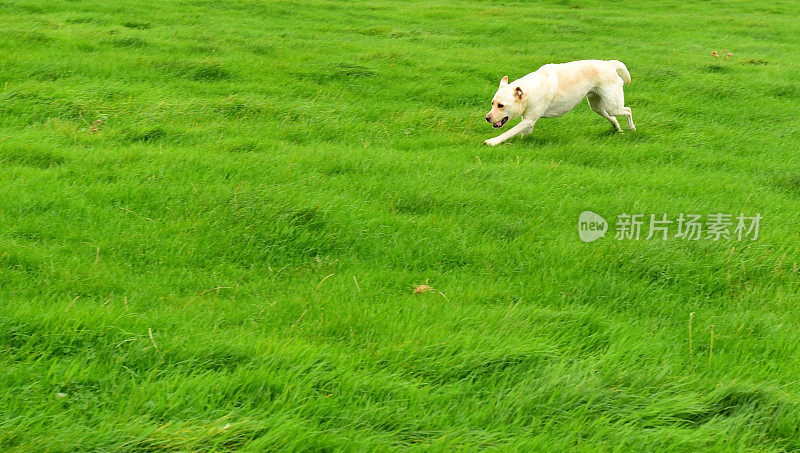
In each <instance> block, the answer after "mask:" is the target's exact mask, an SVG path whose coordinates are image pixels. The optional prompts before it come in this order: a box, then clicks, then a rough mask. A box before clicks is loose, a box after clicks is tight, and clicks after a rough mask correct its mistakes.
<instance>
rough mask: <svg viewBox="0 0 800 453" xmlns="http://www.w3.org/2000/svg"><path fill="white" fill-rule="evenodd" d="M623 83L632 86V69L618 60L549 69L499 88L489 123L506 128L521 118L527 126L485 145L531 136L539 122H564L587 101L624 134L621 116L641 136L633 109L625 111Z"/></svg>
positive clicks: (511, 130)
mask: <svg viewBox="0 0 800 453" xmlns="http://www.w3.org/2000/svg"><path fill="white" fill-rule="evenodd" d="M623 82H624V83H625V84H626V85H628V84H630V83H631V74H630V73H629V72H628V68H626V67H625V65H624V64H623V63H622V62H621V61H619V60H607V61H605V60H581V61H572V62H569V63H562V64H546V65H544V66H542V67H540V68H539V69H538V70H537V71H536V72H532V73H530V74H528V75H526V76H525V77H523V78H521V79H518V80H515V81H513V82H511V83H508V77H503V79H502V80H500V87H499V88H498V89H497V92H496V93H495V94H494V97H493V98H492V110H490V111H489V113H488V114H487V115H486V121H488V122H489V123H491V124H492V126H493V127H495V128H501V127H503V125H504V124H506V121H508V120H513V119H514V118H516V117H518V116H521V117H522V121H520V122H519V124H517V125H516V126H514V127H512V128H511V129H509V130H507V131H506V132H503V133H502V134H500V135H498V136H497V137H494V138H490V139H488V140H486V141H484V143H486V144H487V145H489V146H496V145H499V144H500V143H503V142H504V141H506V140H508V139H510V138H511V137H514V136H517V135H527V134H530V133H531V131H533V125H534V124H536V121H537V120H538V119H539V118H555V117H557V116H561V115H563V114H565V113H567V112H569V111H570V110H572V109H573V108H575V106H576V105H578V103H579V102H581V100H582V99H583V98H584V97H586V99H587V100H588V101H589V107H591V109H592V110H594V111H595V112H597V113H598V114H599V115H600V116H602V117H603V118H605V119H607V120H608V121H610V122H611V125H613V126H614V129H615V130H617V131H618V132H622V128H621V127H619V122H618V121H617V118H616V116H624V117H625V119H627V120H628V129H631V130H636V126H635V125H634V124H633V115H632V113H631V109H629V108H628V107H625V99H624V93H623V91H622V84H623Z"/></svg>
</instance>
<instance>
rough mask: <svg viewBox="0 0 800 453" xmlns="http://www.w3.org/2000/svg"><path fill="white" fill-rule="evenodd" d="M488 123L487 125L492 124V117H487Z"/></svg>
mask: <svg viewBox="0 0 800 453" xmlns="http://www.w3.org/2000/svg"><path fill="white" fill-rule="evenodd" d="M486 122H487V123H491V122H492V117H491V116H489V115H486Z"/></svg>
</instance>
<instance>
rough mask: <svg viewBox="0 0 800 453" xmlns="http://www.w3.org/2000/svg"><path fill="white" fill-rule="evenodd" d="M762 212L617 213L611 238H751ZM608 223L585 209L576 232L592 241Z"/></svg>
mask: <svg viewBox="0 0 800 453" xmlns="http://www.w3.org/2000/svg"><path fill="white" fill-rule="evenodd" d="M761 219H762V217H761V214H755V215H754V216H746V215H744V214H739V215H737V216H735V217H734V216H733V215H732V214H726V213H721V212H720V213H712V214H707V215H703V214H684V213H680V214H678V216H677V218H675V217H673V218H670V217H669V216H668V215H667V214H666V213H661V214H647V215H646V214H627V213H623V214H620V215H618V216H617V223H616V225H615V226H614V232H615V234H614V238H615V239H617V240H618V241H624V240H632V241H638V240H648V241H649V240H656V239H661V240H663V241H666V240H668V239H676V240H685V241H697V240H700V239H704V240H712V241H720V240H736V241H743V240H747V239H749V240H752V241H755V240H757V239H758V235H759V228H760V226H761ZM608 230H609V225H608V222H606V220H605V219H604V218H603V217H602V216H600V215H599V214H597V213H594V212H592V211H584V212H582V213H581V215H580V217H579V218H578V235H579V236H580V238H581V240H582V241H583V242H592V241H595V240H597V239H600V238H601V237H604V236H605V235H606V231H608Z"/></svg>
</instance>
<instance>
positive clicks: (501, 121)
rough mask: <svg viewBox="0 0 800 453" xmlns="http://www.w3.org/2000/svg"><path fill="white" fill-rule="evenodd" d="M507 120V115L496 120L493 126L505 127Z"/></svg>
mask: <svg viewBox="0 0 800 453" xmlns="http://www.w3.org/2000/svg"><path fill="white" fill-rule="evenodd" d="M506 121H508V117H507V116H506V117H504V118H503V119H502V120H500V121H498V122H496V123H492V127H503V125H504V124H506Z"/></svg>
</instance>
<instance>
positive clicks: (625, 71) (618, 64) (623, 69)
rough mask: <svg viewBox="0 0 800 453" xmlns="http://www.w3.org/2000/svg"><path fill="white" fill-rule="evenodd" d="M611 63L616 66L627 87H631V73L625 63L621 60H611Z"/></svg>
mask: <svg viewBox="0 0 800 453" xmlns="http://www.w3.org/2000/svg"><path fill="white" fill-rule="evenodd" d="M609 63H611V64H612V65H613V66H614V69H615V70H616V71H617V74H618V75H619V76H620V77H622V80H623V81H624V82H625V85H630V84H631V73H630V72H628V68H627V67H625V63H623V62H621V61H619V60H610V61H609Z"/></svg>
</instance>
